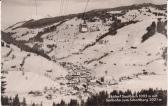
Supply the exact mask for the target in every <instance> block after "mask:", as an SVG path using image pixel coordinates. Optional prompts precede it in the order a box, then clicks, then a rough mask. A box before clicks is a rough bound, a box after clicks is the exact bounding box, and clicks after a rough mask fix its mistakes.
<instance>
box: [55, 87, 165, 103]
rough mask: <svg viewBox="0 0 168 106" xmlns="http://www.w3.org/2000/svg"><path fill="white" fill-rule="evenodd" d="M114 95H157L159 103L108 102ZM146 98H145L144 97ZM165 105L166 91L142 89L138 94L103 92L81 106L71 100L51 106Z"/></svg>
mask: <svg viewBox="0 0 168 106" xmlns="http://www.w3.org/2000/svg"><path fill="white" fill-rule="evenodd" d="M114 95H115V96H116V95H118V96H119V95H124V96H128V95H131V96H138V97H139V98H143V97H140V95H148V96H152V95H157V98H158V99H160V100H161V101H148V102H146V101H129V102H113V101H112V102H109V101H107V99H108V98H110V97H111V96H114ZM146 98H147V97H146ZM166 103H167V91H166V90H158V89H152V88H150V89H148V90H145V89H142V90H141V91H138V92H132V91H131V90H126V91H121V90H113V91H112V92H111V93H110V94H108V93H107V92H105V91H102V92H100V93H98V94H95V95H92V96H91V97H89V98H88V99H87V101H86V102H84V101H82V102H81V104H79V103H78V101H77V100H71V101H70V103H68V104H66V103H65V102H64V101H63V100H62V101H61V103H59V104H56V103H53V106H166Z"/></svg>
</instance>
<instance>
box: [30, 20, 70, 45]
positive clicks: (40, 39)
mask: <svg viewBox="0 0 168 106" xmlns="http://www.w3.org/2000/svg"><path fill="white" fill-rule="evenodd" d="M66 21H67V20H64V21H61V22H60V23H59V24H57V25H53V26H51V27H47V28H44V30H43V31H41V32H38V34H37V35H36V36H35V37H33V38H30V39H29V41H32V40H33V41H39V42H43V39H42V38H41V36H42V35H44V34H46V33H50V32H54V31H55V30H56V29H57V27H58V26H60V25H62V24H63V23H64V22H66Z"/></svg>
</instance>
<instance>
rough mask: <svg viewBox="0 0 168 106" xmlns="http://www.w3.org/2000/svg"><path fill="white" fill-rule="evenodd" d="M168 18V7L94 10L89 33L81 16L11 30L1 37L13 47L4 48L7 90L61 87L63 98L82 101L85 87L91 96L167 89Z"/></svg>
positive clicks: (88, 19) (35, 22)
mask: <svg viewBox="0 0 168 106" xmlns="http://www.w3.org/2000/svg"><path fill="white" fill-rule="evenodd" d="M166 13H167V10H166V8H165V5H152V4H147V5H145V4H144V5H135V6H128V7H119V8H115V9H103V10H93V11H89V12H87V13H86V23H87V26H88V31H87V32H85V33H82V32H80V31H79V26H80V24H81V23H83V20H82V18H81V17H82V14H73V15H69V16H62V17H61V18H60V17H55V18H47V19H40V20H30V21H28V22H21V23H18V24H16V25H14V26H11V27H9V28H8V29H6V30H5V31H3V33H2V39H3V40H4V41H5V42H7V43H10V45H11V47H2V62H1V63H2V64H3V65H2V69H3V70H6V71H8V72H9V74H8V75H7V82H9V85H8V90H9V91H12V90H13V91H14V90H18V89H19V90H20V91H27V92H28V89H29V90H30V89H32V90H42V89H44V87H45V86H47V87H51V86H54V87H61V90H63V91H60V92H61V94H60V95H62V96H63V95H64V96H65V95H76V96H79V95H78V94H81V95H82V92H83V89H85V88H84V87H83V84H84V85H86V84H88V91H90V92H92V93H94V92H98V91H99V90H108V91H110V90H109V88H110V89H111V87H112V88H113V89H121V90H126V89H131V90H138V89H136V87H137V86H139V89H146V88H151V87H153V88H162V89H165V88H166V87H165V85H166V77H165V75H166V59H165V57H166V56H165V51H166V49H167V46H166V39H167V35H166V34H165V33H166V31H167V30H166V29H164V28H166V27H167V26H166V24H167V22H166ZM160 21H161V22H160ZM159 27H161V28H162V29H163V30H159ZM14 45H15V46H14ZM19 48H21V49H19ZM79 76H80V77H79ZM12 79H14V80H12ZM15 79H16V80H15ZM36 79H37V80H36ZM102 79H104V80H103V81H101V80H102ZM21 80H22V81H23V82H22V81H21ZM32 81H33V82H32ZM151 81H158V83H153V82H152V83H151ZM17 82H18V84H19V83H20V85H18V86H16V87H15V85H14V83H17ZM31 82H32V83H31ZM40 82H44V83H42V84H39V83H40ZM50 82H51V83H50ZM24 83H27V85H25V84H24ZM148 83H149V84H148ZM36 84H39V86H37V85H36ZM53 84H54V85H53ZM143 84H145V86H143ZM131 85H135V86H136V87H133V86H131ZM23 86H25V88H24V89H22V88H23ZM32 86H34V88H33V87H32ZM12 87H13V88H12ZM19 87H21V88H19ZM75 87H78V88H79V90H76V89H75ZM64 90H65V91H64ZM68 90H69V91H71V92H70V93H69V91H68ZM62 92H63V93H62Z"/></svg>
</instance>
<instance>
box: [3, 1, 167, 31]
mask: <svg viewBox="0 0 168 106" xmlns="http://www.w3.org/2000/svg"><path fill="white" fill-rule="evenodd" d="M35 1H36V2H35ZM61 1H62V4H63V7H61ZM86 1H87V0H2V28H3V29H4V28H6V27H8V26H10V25H12V24H15V23H16V22H19V21H24V20H28V19H38V18H44V17H53V16H58V15H65V14H71V13H79V12H83V11H84V8H85V6H86ZM140 3H154V4H165V3H166V0H89V4H88V7H87V11H88V10H92V9H99V8H113V7H117V6H123V5H131V4H140ZM36 5H37V15H36ZM60 10H62V11H61V13H60Z"/></svg>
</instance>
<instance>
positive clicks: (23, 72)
mask: <svg viewBox="0 0 168 106" xmlns="http://www.w3.org/2000/svg"><path fill="white" fill-rule="evenodd" d="M9 52H10V53H9ZM2 53H3V54H2V61H1V64H2V71H5V72H7V73H8V74H5V76H6V80H7V83H8V84H7V91H10V92H29V91H30V90H42V89H44V87H45V86H48V87H52V86H57V87H59V83H58V82H56V81H55V80H56V78H60V77H65V76H66V75H67V73H68V72H67V70H65V69H63V68H62V67H61V66H60V65H59V64H57V63H54V62H53V61H49V60H47V59H46V58H44V57H41V56H38V55H36V54H34V53H28V52H25V51H21V50H20V49H19V48H18V47H16V46H14V45H10V48H7V47H2Z"/></svg>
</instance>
